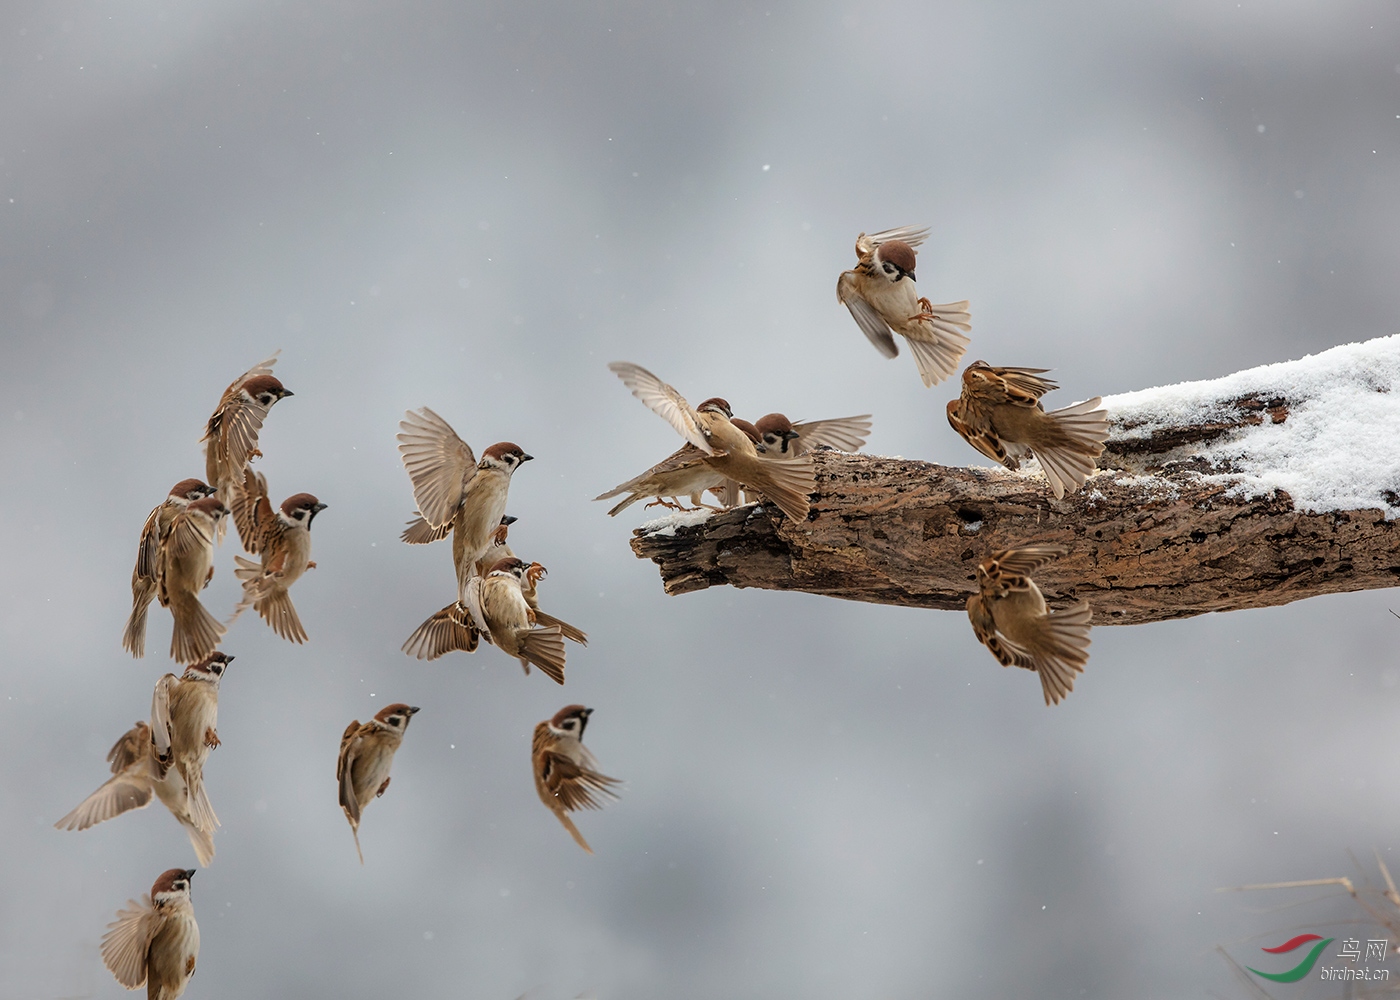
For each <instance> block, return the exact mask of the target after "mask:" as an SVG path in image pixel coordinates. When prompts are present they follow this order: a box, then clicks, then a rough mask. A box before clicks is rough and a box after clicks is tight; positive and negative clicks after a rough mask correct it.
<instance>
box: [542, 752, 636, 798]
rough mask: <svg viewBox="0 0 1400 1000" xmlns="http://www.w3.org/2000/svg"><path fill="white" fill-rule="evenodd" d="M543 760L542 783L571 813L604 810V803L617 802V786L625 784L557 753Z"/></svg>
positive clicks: (543, 757) (550, 754) (544, 754)
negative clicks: (606, 801) (613, 800)
mask: <svg viewBox="0 0 1400 1000" xmlns="http://www.w3.org/2000/svg"><path fill="white" fill-rule="evenodd" d="M541 756H542V760H541V766H540V781H541V783H542V784H543V785H544V788H545V789H546V791H548V792H549V794H551V795H553V796H554V797H555V798H556V799H558V800H559V804H560V805H561V806H563V807H564V808H565V809H566V810H567V811H569V812H573V811H575V810H577V809H601V808H603V804H604V803H603V801H599V800H600V799H602V800H607V799H616V798H617V793H616V792H615V791H613V786H614V785H620V784H622V782H620V781H619V780H618V779H616V778H609V777H608V776H607V775H606V774H599V773H598V772H597V771H595V770H593V769H592V768H589V767H584V766H582V765H580V764H577V763H575V762H574V761H572V760H570V759H569V758H568V757H566V756H564V755H563V754H560V753H555V752H554V751H553V750H546V751H545V752H544V753H543V754H542V755H541Z"/></svg>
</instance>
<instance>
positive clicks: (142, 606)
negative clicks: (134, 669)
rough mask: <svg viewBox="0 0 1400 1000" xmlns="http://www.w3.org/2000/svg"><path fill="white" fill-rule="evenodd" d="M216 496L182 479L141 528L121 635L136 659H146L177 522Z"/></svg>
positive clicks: (201, 485) (204, 486)
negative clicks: (164, 559)
mask: <svg viewBox="0 0 1400 1000" xmlns="http://www.w3.org/2000/svg"><path fill="white" fill-rule="evenodd" d="M214 492H215V490H214V487H212V486H210V485H208V484H207V483H204V482H202V481H201V480H198V479H182V480H181V481H180V482H178V483H176V484H175V485H174V486H173V487H171V489H170V492H169V493H168V494H167V495H166V498H165V500H164V502H162V503H161V504H160V506H158V507H156V508H155V509H154V510H152V511H151V513H150V514H149V515H148V516H147V517H146V523H145V524H144V525H142V527H141V541H140V542H139V543H138V545H137V547H136V566H135V568H134V569H132V571H131V615H130V617H128V618H127V621H126V628H125V630H124V631H123V632H122V648H123V649H125V650H126V651H127V652H128V653H130V654H131V655H132V656H134V657H136V658H137V659H140V658H141V657H143V656H145V655H146V622H147V619H148V618H149V611H150V607H151V603H152V602H153V601H154V600H155V599H156V593H157V592H158V591H159V590H160V576H161V573H162V572H163V568H162V566H161V551H162V549H163V548H164V546H165V545H166V543H167V542H168V541H169V539H170V532H171V529H172V528H173V527H174V525H175V518H176V517H177V516H178V515H179V514H180V512H181V511H183V510H184V509H185V508H186V507H188V506H189V505H190V504H191V503H193V502H194V501H195V500H203V499H204V498H205V497H208V496H210V495H212V494H213V493H214Z"/></svg>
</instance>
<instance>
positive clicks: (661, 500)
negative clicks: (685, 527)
mask: <svg viewBox="0 0 1400 1000" xmlns="http://www.w3.org/2000/svg"><path fill="white" fill-rule="evenodd" d="M652 507H665V508H666V509H667V510H678V511H681V512H683V513H685V512H689V511H690V510H691V509H692V508H690V507H686V506H683V505H682V504H678V503H676V502H675V501H674V500H667V499H666V498H665V497H657V498H656V499H655V500H653V501H652V502H651V503H649V504H647V505H646V506H645V507H643V508H642V509H643V510H650V509H651V508H652Z"/></svg>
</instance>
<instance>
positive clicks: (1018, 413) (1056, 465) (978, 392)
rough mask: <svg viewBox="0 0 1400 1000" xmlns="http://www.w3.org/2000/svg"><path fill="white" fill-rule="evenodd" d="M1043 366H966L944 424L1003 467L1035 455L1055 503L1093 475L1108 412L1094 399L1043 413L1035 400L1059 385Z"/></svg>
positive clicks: (1017, 464) (979, 363) (1105, 437)
mask: <svg viewBox="0 0 1400 1000" xmlns="http://www.w3.org/2000/svg"><path fill="white" fill-rule="evenodd" d="M1046 371H1048V369H1045V368H993V367H991V366H990V365H988V364H987V363H986V362H984V361H974V362H973V363H972V364H970V365H968V367H967V369H966V370H965V371H964V372H963V376H962V393H961V395H960V396H959V397H958V398H957V399H955V400H952V401H951V402H949V403H948V423H949V425H951V426H952V428H953V430H955V431H957V432H958V434H959V435H961V436H962V438H963V440H965V441H966V442H967V443H968V444H970V445H972V447H974V448H976V449H977V450H978V451H980V452H981V453H982V454H983V455H986V456H987V457H988V458H990V459H993V460H994V461H997V462H1000V463H1001V464H1002V465H1004V466H1006V467H1007V468H1008V469H1012V470H1015V469H1019V468H1020V467H1021V462H1020V460H1021V459H1022V458H1024V457H1026V456H1034V458H1035V459H1036V461H1037V462H1039V463H1040V468H1041V470H1042V471H1043V472H1044V473H1045V478H1046V481H1047V482H1048V483H1049V485H1050V491H1051V492H1052V493H1054V495H1055V499H1057V500H1059V499H1062V498H1063V497H1064V495H1065V494H1066V493H1072V492H1074V491H1075V490H1077V489H1079V487H1081V486H1083V485H1084V483H1085V482H1086V481H1087V480H1088V478H1089V477H1090V476H1092V475H1093V474H1094V472H1095V470H1096V468H1097V463H1096V461H1095V460H1096V459H1097V458H1098V456H1099V455H1101V454H1102V453H1103V450H1104V442H1105V441H1107V440H1108V413H1107V412H1106V411H1105V410H1101V409H1099V408H1098V407H1099V404H1100V402H1101V400H1100V398H1099V397H1098V396H1095V397H1094V398H1093V399H1087V400H1085V401H1084V402H1082V403H1075V404H1073V405H1071V406H1066V407H1064V408H1062V409H1059V410H1052V411H1051V412H1049V413H1046V412H1045V409H1044V407H1043V406H1042V405H1041V402H1040V397H1041V396H1043V395H1045V394H1046V393H1047V392H1050V391H1052V390H1054V389H1057V388H1059V386H1058V385H1057V384H1056V383H1055V382H1053V381H1051V380H1050V379H1047V378H1042V377H1041V376H1042V375H1043V374H1044V373H1045V372H1046Z"/></svg>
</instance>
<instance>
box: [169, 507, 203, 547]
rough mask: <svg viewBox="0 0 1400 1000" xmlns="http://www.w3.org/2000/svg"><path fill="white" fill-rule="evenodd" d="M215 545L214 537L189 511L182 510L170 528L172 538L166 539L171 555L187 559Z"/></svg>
mask: <svg viewBox="0 0 1400 1000" xmlns="http://www.w3.org/2000/svg"><path fill="white" fill-rule="evenodd" d="M213 544H214V538H213V536H212V535H210V534H209V533H208V532H207V531H205V530H204V526H203V525H202V524H200V523H199V522H197V521H195V519H194V518H193V517H191V516H190V513H189V511H187V510H182V511H180V513H179V514H177V515H175V523H174V524H172V525H171V526H170V536H169V537H168V538H167V539H166V545H168V546H169V547H170V548H169V551H170V554H171V555H174V556H176V557H177V558H180V559H186V558H188V557H190V556H192V555H194V554H195V553H196V552H198V551H199V550H200V549H201V548H203V547H205V546H209V545H213Z"/></svg>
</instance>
